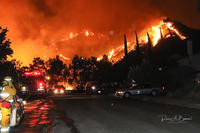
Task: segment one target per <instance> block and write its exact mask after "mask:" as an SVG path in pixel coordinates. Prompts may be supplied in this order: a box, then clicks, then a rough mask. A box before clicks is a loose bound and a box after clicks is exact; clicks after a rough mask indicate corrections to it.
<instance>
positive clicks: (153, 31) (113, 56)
mask: <svg viewBox="0 0 200 133" xmlns="http://www.w3.org/2000/svg"><path fill="white" fill-rule="evenodd" d="M169 30H170V31H171V32H173V33H175V34H176V35H178V36H179V37H180V39H182V40H184V39H186V37H185V36H183V35H181V33H180V32H179V31H178V30H177V29H175V28H174V27H173V23H171V22H167V23H165V22H163V21H160V22H159V23H158V24H157V25H154V26H152V27H151V28H148V29H147V30H146V32H148V33H149V35H150V38H151V42H152V45H153V46H156V45H157V44H158V41H159V40H160V39H161V33H162V34H163V35H165V38H168V37H170V35H169ZM146 32H142V33H143V34H142V35H141V37H140V38H139V42H140V43H141V42H145V43H147V42H148V38H147V35H146ZM131 42H133V43H135V41H131ZM127 45H128V48H129V51H130V49H134V48H135V45H132V46H131V45H130V42H128V43H127ZM123 50H124V44H122V45H121V46H119V47H117V48H115V49H112V50H111V51H110V52H109V53H108V58H109V59H110V60H112V61H113V62H116V61H118V60H119V59H120V58H122V57H123V55H122V56H121V57H118V53H120V52H121V51H123ZM101 59H102V56H101V57H99V58H98V60H101Z"/></svg>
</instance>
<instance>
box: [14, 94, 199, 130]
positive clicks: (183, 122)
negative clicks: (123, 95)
mask: <svg viewBox="0 0 200 133" xmlns="http://www.w3.org/2000/svg"><path fill="white" fill-rule="evenodd" d="M25 116H26V117H25V118H24V121H23V122H22V123H21V125H20V126H19V127H17V128H14V129H12V132H16V133H34V132H37V133H40V132H41V133H46V132H52V133H179V132H181V133H199V131H200V124H199V123H200V110H195V109H189V108H183V107H177V106H168V105H162V104H156V103H150V102H142V101H140V100H136V99H126V100H124V99H120V98H115V97H105V96H65V97H51V98H47V99H45V100H37V101H31V102H30V103H29V104H28V105H27V106H26V109H25Z"/></svg>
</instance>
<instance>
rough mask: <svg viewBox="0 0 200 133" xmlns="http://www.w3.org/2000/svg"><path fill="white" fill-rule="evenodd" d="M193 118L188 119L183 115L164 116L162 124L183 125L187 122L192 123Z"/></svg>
mask: <svg viewBox="0 0 200 133" xmlns="http://www.w3.org/2000/svg"><path fill="white" fill-rule="evenodd" d="M191 120H192V116H191V117H186V116H182V115H162V117H161V122H168V123H183V122H186V121H191Z"/></svg>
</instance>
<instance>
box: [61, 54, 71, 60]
mask: <svg viewBox="0 0 200 133" xmlns="http://www.w3.org/2000/svg"><path fill="white" fill-rule="evenodd" d="M59 56H60V57H62V58H63V59H65V60H71V59H69V58H67V57H65V56H64V55H62V54H59Z"/></svg>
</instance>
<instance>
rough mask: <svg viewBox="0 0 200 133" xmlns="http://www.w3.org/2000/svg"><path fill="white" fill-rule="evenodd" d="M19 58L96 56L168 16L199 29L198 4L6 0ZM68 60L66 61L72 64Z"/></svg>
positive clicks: (7, 23) (5, 15) (5, 21)
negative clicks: (125, 36) (124, 36)
mask: <svg viewBox="0 0 200 133" xmlns="http://www.w3.org/2000/svg"><path fill="white" fill-rule="evenodd" d="M0 5H1V11H0V16H1V18H0V25H1V26H2V27H7V28H8V30H9V32H8V38H9V39H10V40H11V42H12V44H11V47H12V48H13V50H14V55H13V57H14V58H17V59H18V60H20V61H22V62H23V63H24V65H28V64H29V63H31V61H32V59H33V58H34V57H38V56H40V57H43V58H44V59H48V58H49V57H54V56H55V55H61V57H63V58H65V57H67V58H72V57H73V56H74V55H75V54H77V55H80V56H86V57H90V56H97V57H99V56H100V55H102V54H104V53H109V52H110V51H112V49H113V48H117V47H119V46H121V44H122V43H123V34H124V33H127V38H128V40H130V39H131V38H132V39H131V40H133V39H135V34H134V31H137V32H138V33H140V32H141V31H144V30H145V29H148V28H149V27H151V26H153V25H154V24H156V23H159V22H160V20H161V18H163V16H169V17H171V18H172V19H175V20H178V21H181V22H182V23H184V24H186V25H188V26H190V27H193V28H200V13H199V12H198V10H197V1H196V0H190V1H182V0H163V1H160V0H143V1H142V2H139V1H137V0H20V1H17V0H1V1H0ZM67 58H66V59H67Z"/></svg>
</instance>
